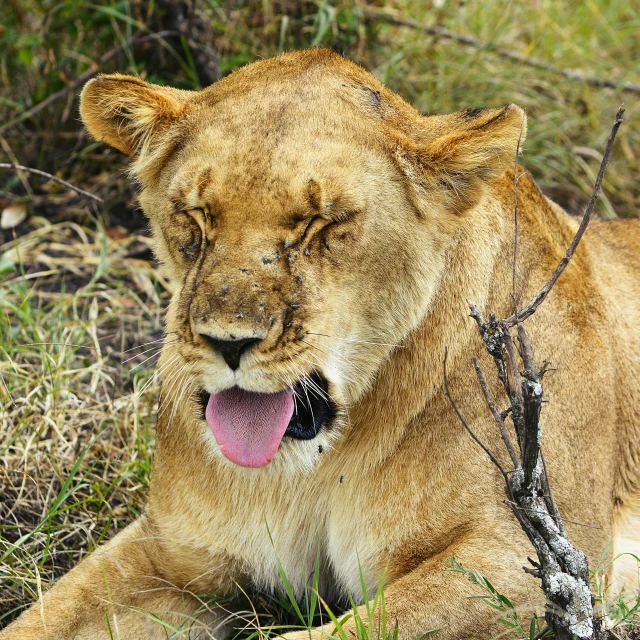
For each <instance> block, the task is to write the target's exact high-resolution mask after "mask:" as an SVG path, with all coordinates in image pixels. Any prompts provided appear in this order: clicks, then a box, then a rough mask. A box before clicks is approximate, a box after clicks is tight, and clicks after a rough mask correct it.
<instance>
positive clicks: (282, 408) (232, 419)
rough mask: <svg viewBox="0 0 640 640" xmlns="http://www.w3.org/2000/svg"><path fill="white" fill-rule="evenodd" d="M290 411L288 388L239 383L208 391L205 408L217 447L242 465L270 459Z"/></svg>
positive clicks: (291, 408)
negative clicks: (268, 389) (265, 389)
mask: <svg viewBox="0 0 640 640" xmlns="http://www.w3.org/2000/svg"><path fill="white" fill-rule="evenodd" d="M292 415H293V398H292V395H291V392H290V391H288V390H285V391H280V392H279V393H254V392H252V391H245V390H244V389H239V388H238V387H234V388H232V389H227V391H223V392H222V393H218V394H216V395H211V396H210V397H209V403H208V404H207V410H206V412H205V416H206V418H207V423H208V424H209V426H210V427H211V431H213V435H214V436H215V438H216V441H217V442H218V445H219V446H220V451H222V453H223V455H224V456H225V458H227V459H228V460H231V462H235V464H239V465H240V466H241V467H264V466H265V465H267V464H269V463H270V462H271V460H272V458H273V456H275V455H276V451H277V450H278V446H279V445H280V441H281V440H282V437H283V436H284V432H285V431H286V430H287V426H288V424H289V420H290V419H291V416H292Z"/></svg>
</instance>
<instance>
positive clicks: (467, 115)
mask: <svg viewBox="0 0 640 640" xmlns="http://www.w3.org/2000/svg"><path fill="white" fill-rule="evenodd" d="M483 111H484V109H464V110H463V111H461V112H460V113H461V115H462V117H463V118H464V119H465V120H474V119H475V118H477V117H478V116H479V115H480V114H481V113H482V112H483Z"/></svg>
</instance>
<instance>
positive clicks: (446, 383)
mask: <svg viewBox="0 0 640 640" xmlns="http://www.w3.org/2000/svg"><path fill="white" fill-rule="evenodd" d="M448 355H449V349H448V348H447V347H445V349H444V360H443V361H442V371H443V375H444V392H445V394H446V395H447V398H448V399H449V402H450V403H451V406H452V407H453V410H454V411H455V412H456V415H457V416H458V419H459V420H460V422H462V425H463V426H464V428H465V429H466V430H467V431H468V433H469V435H470V436H471V437H472V438H473V439H474V440H475V441H476V442H477V444H478V445H479V446H480V447H481V448H482V450H483V451H484V452H485V453H486V454H487V455H488V456H489V459H490V460H491V462H493V464H494V465H495V466H496V467H497V468H498V469H499V470H500V473H501V474H502V476H503V477H504V480H505V482H508V476H507V473H506V471H505V470H504V469H503V468H502V465H501V464H500V463H499V462H498V459H497V458H496V457H495V456H494V455H493V453H491V451H490V450H489V448H488V447H487V446H486V445H485V444H484V443H483V442H482V440H480V438H478V436H477V435H476V434H475V433H474V432H473V430H472V429H471V427H470V426H469V425H468V424H467V421H466V420H465V419H464V417H463V415H462V414H461V413H460V410H459V409H458V405H457V404H456V403H455V400H454V399H453V398H452V397H451V392H450V391H449V381H448V380H447V356H448Z"/></svg>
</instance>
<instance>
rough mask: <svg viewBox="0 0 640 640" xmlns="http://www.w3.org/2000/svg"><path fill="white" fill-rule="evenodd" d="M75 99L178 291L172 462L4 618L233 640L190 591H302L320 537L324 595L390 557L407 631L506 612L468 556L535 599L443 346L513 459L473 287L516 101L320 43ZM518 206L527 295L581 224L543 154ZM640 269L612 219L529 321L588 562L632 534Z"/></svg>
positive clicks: (548, 444) (502, 260) (634, 545)
mask: <svg viewBox="0 0 640 640" xmlns="http://www.w3.org/2000/svg"><path fill="white" fill-rule="evenodd" d="M81 114H82V119H83V121H84V123H85V124H86V126H87V128H88V129H89V131H90V133H91V134H92V135H93V136H94V137H95V138H96V139H97V140H102V141H104V142H105V143H107V144H109V145H111V146H113V147H115V148H116V149H119V150H120V151H122V152H123V153H125V154H128V155H129V156H131V158H132V165H131V172H132V173H133V175H134V176H135V177H136V179H137V180H138V182H139V185H140V187H141V193H140V201H141V204H142V207H143V208H144V211H145V212H146V214H147V216H148V217H149V220H150V221H151V226H152V230H153V236H154V238H155V242H156V252H157V256H158V258H159V259H160V260H161V261H162V263H163V264H164V266H165V267H166V270H167V272H168V273H169V274H170V277H171V280H172V282H173V286H174V287H175V293H174V295H173V297H172V300H171V303H170V305H169V309H168V312H167V319H166V328H167V340H166V345H165V347H164V351H163V354H162V358H161V365H160V366H161V367H162V370H163V372H164V382H163V386H162V393H161V399H160V411H159V415H158V427H157V447H156V451H155V457H154V462H153V482H152V486H151V490H150V495H149V502H148V505H147V509H146V512H145V513H144V515H143V516H142V517H140V518H139V519H138V520H137V521H136V522H134V523H133V524H132V525H130V526H129V527H128V528H127V529H125V530H124V531H122V532H121V533H120V534H118V535H117V536H116V537H115V538H114V539H113V540H112V541H111V542H109V543H108V544H106V545H105V546H103V547H101V548H100V549H98V550H97V551H96V552H94V553H93V554H92V555H90V556H89V557H87V558H86V559H85V560H83V561H82V562H81V563H80V564H79V565H78V567H76V568H75V569H73V570H72V571H71V572H70V573H69V574H68V575H67V576H65V577H64V578H62V579H61V580H60V581H59V582H58V583H57V584H56V585H55V586H54V587H53V588H52V589H51V590H50V591H49V592H48V593H47V594H46V595H45V596H44V598H43V599H42V601H41V602H40V603H36V604H35V605H34V606H33V607H32V608H31V609H30V610H29V611H27V612H26V613H25V614H24V615H23V616H22V617H20V618H19V619H18V620H17V621H16V622H14V623H13V624H12V625H11V626H9V627H8V628H7V629H5V630H4V632H2V633H0V638H2V640H7V639H11V640H14V639H15V640H30V639H36V638H37V639H42V638H55V639H65V640H66V639H71V638H76V639H78V640H80V639H94V638H100V639H103V638H110V637H114V638H121V639H122V640H125V639H126V640H140V639H142V638H166V637H167V636H168V635H169V636H170V635H171V634H172V633H175V634H176V635H175V636H174V637H181V634H183V636H182V637H185V638H186V637H189V633H191V637H196V636H197V634H198V633H201V634H202V635H200V636H197V637H208V635H207V634H211V635H212V636H215V637H218V638H223V637H225V634H226V633H228V632H225V625H224V624H223V620H224V618H225V616H226V613H225V612H223V611H220V610H218V609H216V608H215V607H213V608H212V609H211V611H209V612H208V613H207V614H206V615H200V613H199V612H201V611H202V609H203V607H202V599H201V598H200V597H199V594H202V593H205V592H206V593H216V594H221V595H229V594H232V593H234V592H236V591H237V590H238V589H240V588H243V585H248V584H252V585H257V586H259V587H261V588H267V589H274V590H278V589H281V588H282V586H283V584H282V580H281V578H280V575H279V571H278V566H277V558H279V560H280V562H281V564H282V567H283V569H284V571H285V572H286V574H287V576H288V579H289V581H290V582H291V584H292V586H293V589H294V590H295V592H296V593H297V594H298V595H300V594H302V593H303V592H304V590H305V588H306V587H307V585H308V580H309V573H310V572H312V571H313V566H314V563H315V559H316V553H317V551H318V549H319V550H320V552H319V553H320V567H321V571H320V574H321V575H320V587H319V589H320V593H321V595H322V596H323V597H324V598H325V599H326V600H329V601H331V602H334V603H335V602H338V603H339V602H345V596H346V594H347V592H350V593H351V594H352V595H353V596H354V597H355V598H357V597H358V594H361V593H362V590H361V586H360V571H361V572H362V575H363V578H364V582H365V583H366V586H367V587H368V589H369V590H370V592H373V591H374V590H375V588H376V585H377V584H378V581H379V580H380V579H381V578H382V577H383V576H384V579H385V599H386V618H387V620H388V621H389V625H390V627H391V626H393V625H394V624H395V623H396V621H397V624H398V626H399V635H400V638H402V639H407V640H409V639H413V638H415V637H416V636H417V634H419V633H420V632H424V631H428V630H433V629H437V631H435V632H434V637H437V638H461V637H462V638H480V637H482V638H486V637H489V636H490V635H491V634H495V633H496V632H498V631H501V630H502V629H503V627H501V626H500V625H499V623H498V622H497V621H496V617H497V616H496V615H495V612H494V611H493V610H492V609H491V608H489V607H487V606H486V605H485V604H483V603H482V602H480V601H479V600H478V599H468V596H469V595H470V594H471V593H472V592H473V588H472V587H471V586H470V585H469V583H468V582H467V581H466V579H465V578H464V577H463V576H460V575H457V574H454V573H452V572H449V571H446V570H445V567H444V562H445V560H447V559H448V558H450V557H451V556H452V555H454V554H455V557H456V558H457V559H458V560H459V561H460V562H461V563H463V564H465V565H466V566H468V567H471V568H474V569H477V570H479V571H480V572H481V573H482V574H484V575H485V576H487V577H488V578H489V579H490V580H492V581H493V582H494V583H495V584H496V586H497V587H498V588H499V589H500V590H501V591H502V592H503V593H506V594H508V595H509V597H510V598H512V599H513V600H514V601H515V602H516V603H518V604H521V605H524V606H526V607H528V608H530V607H531V606H532V601H533V600H536V599H537V598H538V597H539V596H538V595H537V594H538V593H539V590H538V588H537V584H536V581H535V580H534V579H532V578H531V577H528V576H526V575H525V574H524V573H523V571H522V569H521V567H522V565H523V564H524V563H525V562H526V560H525V558H526V556H527V554H530V553H531V550H530V548H529V544H528V542H527V540H526V539H525V537H524V534H523V533H522V532H521V531H520V529H519V526H518V524H517V522H516V520H515V519H514V518H513V517H512V516H511V514H510V513H509V511H508V507H507V506H505V505H504V503H503V499H504V494H503V490H502V482H501V479H500V477H499V475H498V473H497V472H496V471H495V470H494V468H493V467H492V465H491V463H490V462H489V461H488V460H487V458H486V456H485V454H484V453H483V452H482V451H481V450H480V449H479V448H478V447H477V445H476V444H475V443H474V442H473V441H472V439H471V438H470V437H469V436H468V435H467V433H466V432H465V431H464V429H463V428H462V427H461V425H460V424H459V422H458V421H457V419H456V418H455V416H454V414H453V413H452V411H451V408H450V406H449V405H448V403H447V400H446V399H445V397H444V393H443V375H442V364H441V363H442V358H443V354H444V351H445V347H446V346H448V349H449V369H450V374H449V375H450V385H451V388H452V391H453V394H454V395H455V397H456V399H457V402H458V403H459V405H460V408H461V410H462V412H463V413H464V414H465V415H466V417H467V418H468V420H469V422H470V423H471V425H472V426H473V428H474V430H475V431H476V432H477V433H478V434H479V435H480V437H481V438H482V439H483V440H484V441H485V442H487V443H488V445H489V446H490V447H492V449H493V450H494V451H501V450H502V447H501V446H500V445H499V440H498V434H497V430H496V429H495V425H493V424H492V421H491V419H490V417H489V416H488V412H487V411H486V408H485V407H484V406H483V403H482V402H481V400H480V395H479V388H478V385H477V381H476V380H475V376H474V372H473V368H472V366H471V364H470V360H471V357H472V356H474V355H477V356H478V357H480V358H481V359H484V361H485V363H486V364H487V365H489V364H490V363H489V362H487V361H488V360H489V358H488V356H487V355H486V354H485V353H484V347H483V345H482V342H481V340H480V338H479V336H478V335H477V330H476V328H475V325H474V323H473V322H472V321H471V320H469V319H468V318H467V317H466V315H467V310H468V307H467V302H466V301H467V300H473V301H474V302H475V303H476V304H477V305H478V306H479V307H480V308H481V309H482V310H487V311H488V310H494V311H495V312H497V313H498V314H505V315H506V314H507V313H508V311H510V309H511V307H512V300H511V295H510V290H511V255H512V249H513V200H514V194H513V172H512V169H513V166H514V157H515V153H516V146H517V141H518V137H519V135H520V133H521V129H522V128H523V112H522V110H521V109H519V108H518V107H516V106H514V105H510V106H507V107H504V108H503V109H487V110H478V111H472V110H468V111H462V112H458V113H454V114H451V115H439V116H430V117H425V116H423V115H421V114H420V113H418V112H417V111H415V110H414V109H413V108H412V107H410V106H409V105H408V104H407V103H406V102H404V101H403V100H402V99H401V98H400V97H398V96H397V95H395V94H394V93H392V92H391V91H390V90H388V89H387V88H385V87H384V86H383V85H382V84H381V83H380V82H378V81H377V80H376V79H375V78H374V77H373V76H371V75H370V74H369V73H367V72H366V71H364V70H363V69H361V68H360V67H358V66H356V65H355V64H353V63H351V62H349V61H348V60H345V59H344V58H342V57H340V56H339V55H337V54H335V53H332V52H331V51H328V50H325V49H311V50H308V51H296V52H293V53H289V54H286V55H282V56H279V57H277V58H273V59H270V60H264V61H260V62H257V63H254V64H251V65H249V66H247V67H244V68H243V69H241V70H239V71H237V72H235V73H233V74H231V75H230V76H228V77H226V78H225V79H223V80H221V81H220V82H218V83H216V84H215V85H213V86H211V87H208V88H207V89H205V90H203V91H200V92H188V91H179V90H176V89H171V88H167V87H160V86H153V85H150V84H147V83H146V82H143V81H142V80H140V79H138V78H134V77H128V76H123V75H117V74H116V75H106V76H102V77H98V78H96V79H94V80H91V81H90V82H89V83H88V84H87V85H86V86H85V88H84V90H83V92H82V103H81ZM519 171H521V169H519ZM518 201H519V209H520V218H519V222H520V232H519V233H520V240H519V245H518V246H519V256H518V265H519V279H518V295H520V296H521V298H522V300H523V301H527V300H528V298H529V297H530V296H531V295H532V293H534V292H535V291H536V290H537V289H538V288H539V287H540V285H541V284H542V283H543V282H545V281H546V279H547V278H548V276H549V274H550V273H551V271H552V270H553V268H554V267H555V265H556V263H557V262H558V260H559V259H560V257H561V256H562V255H563V253H564V251H565V248H566V247H567V245H568V243H569V241H570V239H571V238H572V236H573V234H574V232H575V229H576V223H575V222H574V220H572V219H571V218H570V217H569V216H568V215H567V214H566V213H564V212H563V211H562V210H561V209H560V207H558V206H557V205H555V204H554V203H552V202H551V201H549V200H548V199H547V198H545V196H544V195H543V194H542V193H541V192H540V190H539V188H538V187H537V186H536V184H535V183H534V181H533V179H532V178H531V177H530V176H529V175H528V174H523V175H522V176H521V177H520V179H519V183H518ZM639 273H640V220H625V221H616V222H610V223H601V222H600V223H598V222H596V223H593V225H592V228H591V229H590V230H589V231H588V232H587V234H586V236H585V238H584V241H583V243H582V244H581V246H580V247H579V249H578V251H577V253H576V255H575V257H574V259H573V261H572V262H571V264H570V265H569V267H568V269H567V270H566V272H565V274H564V275H563V276H562V278H561V279H560V281H559V282H558V284H557V286H556V287H555V288H554V289H553V291H552V293H551V295H550V296H549V298H548V299H547V301H546V302H545V303H544V304H543V305H542V306H541V307H540V309H539V310H538V312H537V313H536V314H535V316H534V317H533V318H532V319H531V320H530V321H528V326H529V330H530V333H531V335H532V338H533V341H534V345H535V346H536V347H537V355H538V357H539V359H540V360H542V359H548V360H552V361H553V363H554V364H555V365H556V366H557V367H558V370H557V372H556V373H555V375H553V376H549V379H548V383H547V391H548V398H549V400H550V404H548V405H545V408H544V412H543V415H544V426H545V443H544V444H545V450H546V456H547V464H548V467H549V471H550V476H551V481H552V485H553V487H554V490H555V493H556V497H557V501H558V503H559V506H560V509H561V511H562V512H563V514H564V515H565V516H566V517H567V519H570V520H573V521H578V522H582V523H586V524H589V525H592V526H591V527H578V526H575V527H572V528H571V536H572V539H573V540H574V541H575V542H576V543H577V545H579V546H581V547H582V548H583V549H584V550H585V551H586V552H587V553H588V554H590V557H591V560H592V563H593V561H594V559H595V558H597V557H598V555H599V554H600V553H601V552H602V550H603V549H604V548H605V546H606V545H607V543H608V541H609V540H610V539H611V538H612V537H613V540H614V543H613V549H614V553H616V554H617V553H619V552H620V551H624V550H636V551H637V550H638V548H639V547H640V535H639V534H638V528H637V525H638V522H639V520H638V518H639V517H640V424H639V419H638V414H637V408H638V407H639V406H640V279H639V277H638V274H639ZM487 370H489V369H487ZM492 391H493V393H494V395H496V396H499V394H498V388H497V386H496V387H494V388H493V389H492ZM505 466H506V463H505ZM634 523H635V527H634ZM569 526H571V525H569ZM627 568H628V567H627ZM624 572H625V567H624V566H620V567H618V568H617V569H616V571H615V572H614V573H613V574H612V580H614V581H616V582H618V583H620V582H621V581H622V580H623V578H624ZM363 606H364V605H363ZM364 617H365V619H366V615H365V616H364ZM160 620H161V621H163V623H164V624H161V623H160V622H159V621H160ZM344 626H345V630H346V631H347V633H350V634H351V635H354V634H355V623H354V621H353V618H351V619H350V620H349V621H347V622H346V623H345V625H344ZM188 629H191V631H188ZM332 629H333V625H331V624H329V625H326V626H325V627H322V628H319V629H317V630H316V631H314V632H312V634H311V635H312V636H313V637H314V638H315V637H317V638H320V637H321V635H322V632H323V631H325V632H327V633H330V632H331V631H332ZM205 630H206V632H205ZM371 631H372V634H373V635H375V634H376V633H377V631H376V630H371ZM299 633H301V634H302V636H301V637H305V638H306V637H308V634H307V632H306V631H305V632H299ZM294 635H295V634H294Z"/></svg>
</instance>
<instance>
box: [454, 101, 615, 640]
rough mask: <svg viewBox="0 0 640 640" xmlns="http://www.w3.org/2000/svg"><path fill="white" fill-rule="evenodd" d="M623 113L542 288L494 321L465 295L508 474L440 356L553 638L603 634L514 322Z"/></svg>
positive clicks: (538, 388)
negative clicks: (495, 479) (492, 371)
mask: <svg viewBox="0 0 640 640" xmlns="http://www.w3.org/2000/svg"><path fill="white" fill-rule="evenodd" d="M623 113H624V109H623V108H622V107H621V108H620V109H619V110H618V112H617V114H616V118H615V121H614V124H613V127H612V129H611V135H610V136H609V140H608V142H607V147H606V150H605V153H604V156H603V159H602V164H601V165H600V171H599V173H598V178H597V180H596V182H595V185H594V187H593V193H592V195H591V199H590V200H589V203H588V205H587V207H586V209H585V212H584V215H583V218H582V222H581V223H580V226H579V228H578V231H577V232H576V235H575V237H574V238H573V240H572V242H571V244H570V246H569V249H568V250H567V253H566V254H565V256H564V258H563V259H562V260H561V261H560V263H559V265H558V267H557V268H556V270H555V271H554V273H553V275H552V276H551V278H550V279H549V281H548V282H547V283H546V284H545V285H544V287H542V289H541V290H540V291H539V293H538V294H537V295H536V296H535V298H534V299H533V300H532V301H531V302H530V303H529V304H528V305H527V306H526V307H524V309H522V310H520V311H519V310H518V308H517V306H516V298H515V289H514V291H513V294H514V295H513V301H514V306H515V309H514V314H513V315H512V316H510V317H508V318H506V319H503V320H498V319H497V318H496V317H495V315H493V314H492V315H491V316H490V317H489V320H488V321H486V320H485V319H484V317H483V316H482V313H481V312H480V310H479V309H478V307H477V306H476V305H475V304H473V303H472V302H470V303H469V308H470V315H471V317H472V318H473V319H474V320H475V322H476V324H477V325H478V330H479V331H480V336H481V337H482V340H483V342H484V344H485V347H486V349H487V351H488V352H489V354H490V355H491V356H492V358H493V361H494V363H495V365H496V371H497V375H498V378H499V379H500V382H501V383H502V386H503V388H504V391H505V393H506V395H507V398H508V399H509V403H510V409H511V410H510V412H509V413H508V415H509V416H510V418H511V420H512V422H513V426H514V429H515V433H516V436H517V440H518V448H519V455H518V454H517V453H516V450H515V447H514V445H513V443H512V441H511V437H510V435H509V431H508V429H507V428H506V425H505V422H504V420H505V417H506V415H507V414H504V413H500V412H499V411H498V409H497V406H496V404H495V402H494V400H493V399H492V397H491V395H490V393H489V390H488V386H487V384H486V380H485V377H484V373H483V372H482V369H481V367H480V364H479V363H478V361H477V359H475V358H474V362H473V363H474V367H475V369H476V374H477V376H478V380H479V382H480V387H481V389H482V393H483V395H484V398H485V401H486V402H487V405H488V407H489V410H490V411H491V414H492V415H493V418H494V420H495V422H496V425H497V426H498V429H499V432H500V436H501V438H502V440H503V442H504V444H505V447H506V448H507V451H508V452H509V456H510V458H511V460H512V462H513V464H514V466H515V470H514V472H513V473H510V474H506V473H505V471H504V469H503V468H502V466H501V465H500V463H499V462H498V460H497V458H496V456H495V455H494V454H493V453H492V452H491V451H490V450H489V449H488V448H487V446H486V445H485V444H484V443H483V442H481V441H480V440H479V439H478V437H477V436H476V435H475V434H474V432H473V431H472V430H471V428H470V427H469V425H468V424H467V422H466V420H465V419H464V416H463V415H462V414H461V412H460V410H459V409H458V407H457V406H456V403H455V401H454V400H453V398H452V397H451V393H450V390H449V384H448V381H447V369H446V359H447V354H446V351H445V358H444V360H443V376H444V389H445V394H446V396H447V398H448V399H449V401H450V403H451V405H452V406H453V409H454V411H455V413H456V415H457V416H458V418H459V419H460V421H461V422H462V424H463V426H464V427H465V429H466V430H467V431H468V432H469V433H470V434H471V435H472V437H473V438H474V440H475V441H476V442H477V443H478V444H479V445H480V446H481V447H482V449H483V450H484V451H485V452H486V453H487V455H488V456H489V458H490V459H491V461H492V462H493V464H494V465H495V466H496V467H497V468H498V469H499V470H500V472H501V473H502V475H503V477H504V478H505V493H506V495H507V500H506V503H507V504H508V505H509V507H510V508H511V511H512V512H513V514H514V515H515V517H516V518H517V520H518V522H519V523H520V525H521V527H522V529H523V530H524V532H525V533H526V534H527V537H528V538H529V540H530V542H531V544H532V545H533V546H534V548H535V550H536V553H537V555H538V560H539V561H538V562H535V561H531V562H532V565H533V567H534V568H533V569H532V568H530V567H523V568H524V570H525V571H526V572H527V573H529V574H531V575H533V576H536V577H537V578H539V579H540V580H541V588H542V589H543V591H544V593H545V595H546V597H547V610H546V613H545V619H546V622H547V625H548V627H549V629H551V630H552V631H553V632H554V634H555V636H556V638H558V640H575V639H576V638H578V639H580V640H600V639H601V638H604V637H606V636H607V634H606V632H605V631H603V630H602V629H601V626H600V621H599V620H598V619H597V618H595V616H594V610H593V605H594V599H593V596H592V595H591V589H590V580H589V567H588V564H587V558H586V556H585V554H584V553H583V552H582V551H580V550H579V549H577V548H575V547H574V546H573V545H572V544H571V542H570V541H569V538H568V535H567V531H566V529H565V526H564V523H563V521H562V518H561V517H560V512H559V510H558V507H557V506H556V503H555V501H554V499H553V494H552V492H551V488H550V486H549V479H548V476H547V469H546V465H545V462H544V457H543V455H542V450H541V441H542V430H541V425H540V411H541V408H542V402H543V392H544V389H543V377H544V374H545V373H546V371H548V368H547V365H546V363H545V364H544V365H543V366H542V367H538V365H537V364H536V361H535V357H534V352H533V347H532V345H531V341H530V340H529V336H528V335H527V332H526V329H525V327H524V325H523V324H521V323H522V321H523V320H525V319H526V318H529V317H530V316H531V315H533V314H534V313H535V311H536V309H537V308H538V306H539V305H540V304H541V303H542V302H543V300H544V299H545V298H546V296H547V295H548V293H549V291H551V289H552V287H553V286H554V284H555V283H556V282H557V280H558V278H559V277H560V275H561V274H562V272H563V271H564V269H565V268H566V266H567V264H568V263H569V261H570V260H571V257H572V256H573V254H574V252H575V250H576V247H577V246H578V243H579V242H580V239H581V238H582V236H583V234H584V232H585V229H586V228H587V225H588V224H589V220H590V218H591V214H592V212H593V209H594V206H595V202H596V200H597V198H598V194H599V192H600V187H601V185H602V180H603V178H604V174H605V172H606V170H607V165H608V162H609V157H610V155H611V150H612V148H613V143H614V140H615V137H616V134H617V132H618V129H619V128H620V124H621V123H622V114H623ZM516 162H517V155H516ZM516 166H517V165H516ZM517 185H518V182H517V179H516V178H514V183H513V188H514V213H515V220H516V224H517V212H518V209H517V194H516V193H515V192H516V190H517ZM516 238H517V235H516ZM515 242H516V240H515V239H514V274H515V252H516V251H515V247H516V244H515ZM514 283H515V277H514ZM514 326H515V327H516V335H517V346H518V348H517V350H516V345H515V342H514V338H513V336H512V334H511V331H512V329H513V327H514ZM521 367H522V369H521Z"/></svg>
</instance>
